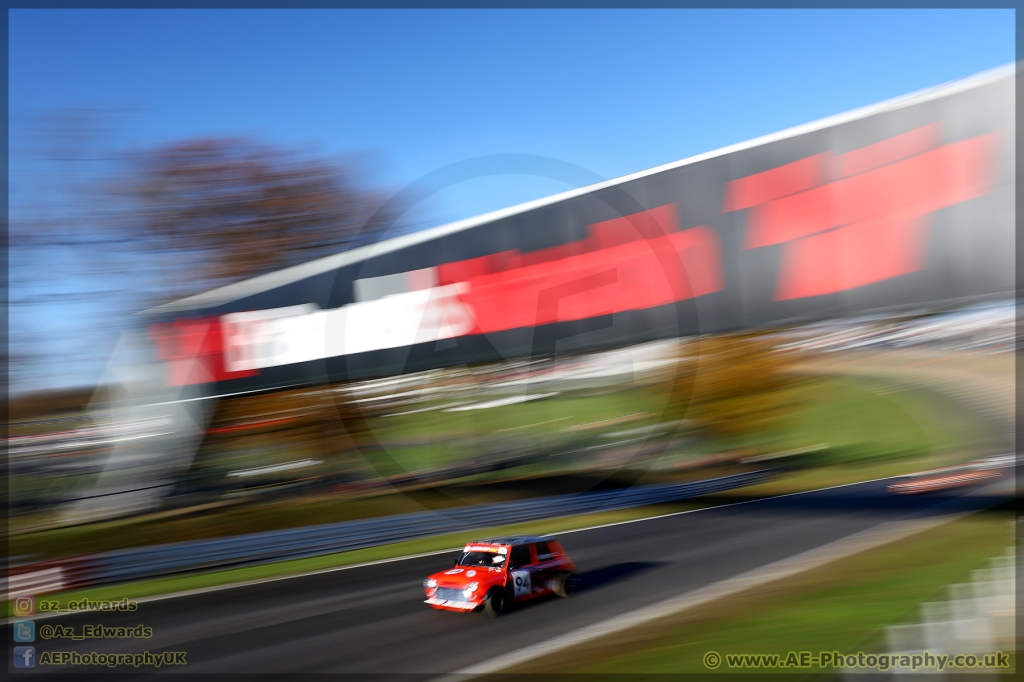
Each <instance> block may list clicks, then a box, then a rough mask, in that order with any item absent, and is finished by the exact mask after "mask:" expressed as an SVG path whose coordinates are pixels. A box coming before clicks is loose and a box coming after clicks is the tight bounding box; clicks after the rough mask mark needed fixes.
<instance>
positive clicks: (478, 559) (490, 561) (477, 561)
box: [458, 552, 505, 566]
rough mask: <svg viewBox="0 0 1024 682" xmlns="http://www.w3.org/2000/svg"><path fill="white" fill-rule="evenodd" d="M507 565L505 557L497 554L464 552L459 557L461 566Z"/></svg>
mask: <svg viewBox="0 0 1024 682" xmlns="http://www.w3.org/2000/svg"><path fill="white" fill-rule="evenodd" d="M504 563H505V555H504V554H498V553H496V552H463V553H462V556H460V557H459V564H458V565H459V566H501V565H503V564H504Z"/></svg>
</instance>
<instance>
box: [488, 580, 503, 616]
mask: <svg viewBox="0 0 1024 682" xmlns="http://www.w3.org/2000/svg"><path fill="white" fill-rule="evenodd" d="M504 612H505V593H504V592H503V591H502V590H501V589H500V588H497V587H492V588H491V591H490V592H488V593H487V597H486V598H485V599H484V613H486V614H487V617H488V618H497V617H498V616H500V615H501V614H503V613H504Z"/></svg>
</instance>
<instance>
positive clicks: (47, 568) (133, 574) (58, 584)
mask: <svg viewBox="0 0 1024 682" xmlns="http://www.w3.org/2000/svg"><path fill="white" fill-rule="evenodd" d="M772 471H773V470H772V469H764V470H758V471H751V472H746V473H742V474H734V475H731V476H724V477H721V478H713V479H708V480H704V481H693V482H688V483H671V484H662V485H649V486H636V487H632V488H624V489H618V490H602V491H594V492H586V493H574V494H571V495H556V496H552V497H543V498H539V499H532V500H521V501H515V502H503V503H498V504H487V505H473V506H468V507H459V508H455V509H445V510H441V511H428V512H416V513H411V514H397V515H394V516H384V517H377V518H372V519H364V520H359V521H346V522H342V523H331V524H324V525H319V526H305V527H302V528H289V529H286V530H276V531H268V532H264V533H250V534H246V535H236V536H233V537H228V538H217V539H214V540H200V541H195V542H175V543H169V544H164V545H153V546H149V547H138V548H132V549H123V550H117V551H113V552H104V553H102V554H93V555H88V556H81V557H73V558H70V559H66V560H61V561H48V562H42V563H36V564H25V565H22V566H16V567H13V568H12V569H11V572H10V579H9V593H10V594H18V593H26V592H27V593H30V594H43V593H46V592H54V591H63V590H67V589H69V587H73V588H78V587H85V586H89V585H103V584H109V583H118V582H127V581H131V580H138V579H141V578H154V577H158V576H168V575H175V574H180V573H186V572H193V571H203V570H212V569H226V568H235V567H239V566H251V565H255V564H264V563H270V562H273V561H282V560H286V559H300V558H306V557H313V556H320V555H324V554H332V553H335V552H344V551H348V550H353V549H363V548H366V547H373V546H376V545H386V544H391V543H394V542H401V541H403V540H413V539H416V538H424V537H429V536H432V535H441V534H446V533H454V532H459V531H467V530H473V529H474V528H489V527H494V526H503V525H508V524H512V523H521V522H523V521H532V520H536V519H544V518H556V517H561V516H573V515H577V514H586V513H590V512H596V511H608V510H611V509H624V508H628V507H638V506H642V505H648V504H658V503H663V502H671V501H675V500H681V499H685V498H689V497H696V496H699V495H706V494H709V493H714V492H719V491H722V490H729V489H732V488H739V487H742V486H747V485H752V484H753V483H757V482H759V481H761V480H763V479H765V478H767V477H768V476H770V475H771V474H772ZM55 569H57V572H56V573H55V572H54V570H55ZM44 572H46V573H45V575H44ZM71 574H73V575H74V578H75V579H74V581H73V585H72V584H71V583H70V582H69V581H68V580H67V579H65V578H67V577H69V576H70V575H71Z"/></svg>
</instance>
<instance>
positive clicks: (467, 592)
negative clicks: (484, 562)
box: [462, 583, 480, 599]
mask: <svg viewBox="0 0 1024 682" xmlns="http://www.w3.org/2000/svg"><path fill="white" fill-rule="evenodd" d="M478 587H480V585H479V584H477V583H469V584H468V585H466V588H465V589H464V590H462V594H463V595H465V597H466V599H469V598H470V597H472V596H473V593H474V592H476V588H478Z"/></svg>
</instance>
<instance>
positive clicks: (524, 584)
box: [512, 571, 533, 597]
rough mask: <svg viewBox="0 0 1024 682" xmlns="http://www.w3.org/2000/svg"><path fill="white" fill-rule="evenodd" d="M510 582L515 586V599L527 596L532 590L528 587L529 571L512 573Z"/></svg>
mask: <svg viewBox="0 0 1024 682" xmlns="http://www.w3.org/2000/svg"><path fill="white" fill-rule="evenodd" d="M512 582H513V583H514V584H515V588H516V596H517V597H521V596H522V595H524V594H529V593H530V590H531V589H533V588H532V587H531V586H530V572H529V571H512Z"/></svg>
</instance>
